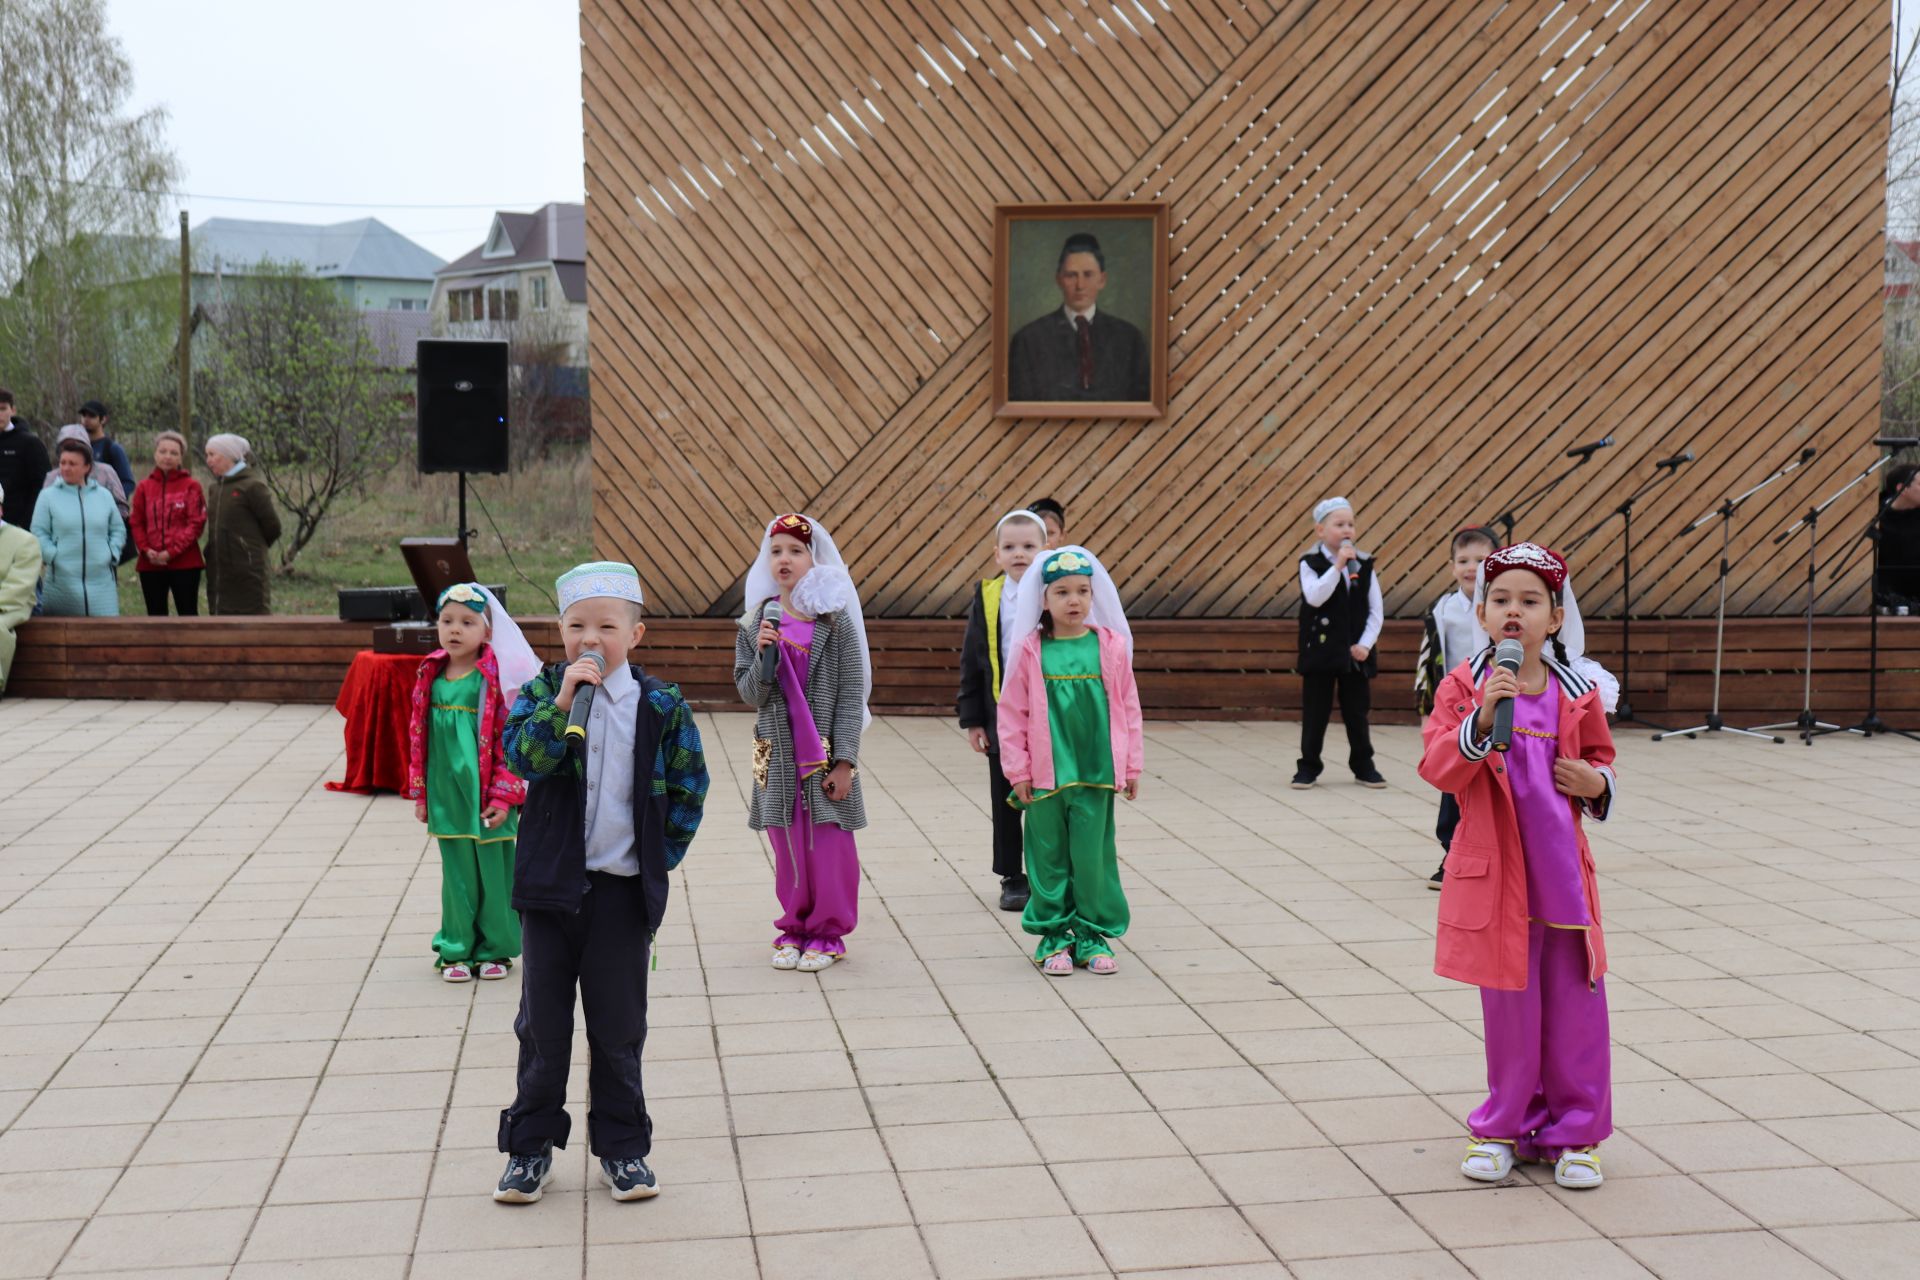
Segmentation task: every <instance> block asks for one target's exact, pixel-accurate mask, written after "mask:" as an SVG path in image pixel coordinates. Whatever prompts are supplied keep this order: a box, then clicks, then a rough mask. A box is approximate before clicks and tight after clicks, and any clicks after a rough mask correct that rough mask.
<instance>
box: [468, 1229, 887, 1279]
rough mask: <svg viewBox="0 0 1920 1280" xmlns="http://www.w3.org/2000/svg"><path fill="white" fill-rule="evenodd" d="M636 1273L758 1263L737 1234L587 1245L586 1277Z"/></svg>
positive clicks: (520, 1274) (736, 1271)
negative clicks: (712, 1238)
mask: <svg viewBox="0 0 1920 1280" xmlns="http://www.w3.org/2000/svg"><path fill="white" fill-rule="evenodd" d="M561 1264H562V1266H565V1265H566V1259H561ZM573 1265H574V1266H575V1267H577V1265H578V1264H577V1262H576V1263H574V1264H573ZM561 1273H562V1272H561V1270H560V1268H558V1267H556V1268H555V1269H554V1270H553V1271H551V1272H547V1271H538V1270H527V1269H521V1270H517V1271H515V1272H513V1273H512V1274H511V1275H506V1274H503V1275H502V1276H501V1278H500V1280H525V1278H526V1277H529V1276H534V1275H544V1274H553V1275H558V1274H561ZM450 1274H457V1275H460V1276H462V1277H463V1280H464V1277H466V1276H467V1275H469V1274H470V1273H469V1272H467V1271H466V1270H465V1269H464V1268H454V1269H453V1270H452V1271H451V1272H450ZM565 1274H567V1275H574V1274H576V1271H575V1270H572V1269H569V1270H566V1271H565ZM842 1274H853V1273H847V1272H842ZM874 1274H880V1273H878V1272H876V1273H874ZM636 1275H656V1276H698V1277H699V1278H700V1280H760V1264H759V1263H758V1262H757V1261H755V1259H754V1251H753V1241H751V1240H747V1239H739V1238H736V1239H732V1240H662V1241H656V1242H654V1243H652V1244H596V1245H589V1246H588V1247H587V1280H630V1278H631V1277H633V1276H636Z"/></svg>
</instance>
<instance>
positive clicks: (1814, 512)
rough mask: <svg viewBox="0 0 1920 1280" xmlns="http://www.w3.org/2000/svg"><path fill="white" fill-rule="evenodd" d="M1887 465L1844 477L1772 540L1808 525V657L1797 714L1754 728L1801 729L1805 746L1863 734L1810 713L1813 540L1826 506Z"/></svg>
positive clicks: (1816, 538) (1817, 535)
mask: <svg viewBox="0 0 1920 1280" xmlns="http://www.w3.org/2000/svg"><path fill="white" fill-rule="evenodd" d="M1886 465H1887V459H1886V458H1882V459H1880V461H1878V462H1876V463H1874V464H1873V465H1872V466H1870V467H1868V468H1867V469H1866V470H1865V471H1862V472H1861V473H1860V474H1859V475H1857V476H1855V477H1854V478H1853V479H1851V480H1849V481H1847V483H1846V484H1845V485H1843V486H1842V487H1841V488H1839V489H1838V490H1836V491H1835V492H1834V493H1833V494H1832V495H1831V496H1830V497H1828V498H1827V499H1826V501H1824V502H1822V503H1820V504H1819V505H1818V506H1816V507H1812V508H1810V509H1809V510H1808V511H1807V514H1805V515H1804V516H1801V517H1800V518H1799V519H1798V520H1796V521H1794V522H1793V523H1792V524H1790V525H1788V526H1787V527H1786V528H1785V529H1784V530H1782V531H1781V533H1780V536H1779V537H1777V538H1775V539H1774V540H1773V545H1774V546H1776V547H1777V546H1779V545H1780V544H1781V543H1783V542H1785V541H1786V540H1787V539H1788V538H1791V537H1792V536H1793V535H1794V534H1795V533H1797V532H1798V531H1799V529H1800V526H1801V525H1805V526H1806V527H1807V659H1806V668H1805V673H1804V674H1805V678H1804V681H1803V683H1802V687H1801V695H1800V714H1799V715H1798V716H1796V717H1795V718H1793V719H1792V720H1782V721H1781V722H1780V723H1778V724H1762V725H1755V726H1754V727H1755V728H1756V729H1798V730H1799V731H1800V733H1799V737H1800V741H1802V742H1804V743H1806V744H1807V745H1808V746H1812V745H1813V740H1814V739H1815V738H1817V737H1822V736H1824V735H1826V734H1829V733H1858V734H1861V735H1863V736H1864V735H1865V732H1866V731H1865V730H1864V729H1854V728H1844V727H1842V726H1840V725H1837V724H1828V723H1827V722H1826V721H1824V720H1822V719H1820V718H1819V717H1818V716H1816V715H1814V714H1813V600H1814V596H1815V594H1816V590H1815V586H1814V579H1815V576H1816V573H1815V568H1816V565H1817V563H1818V561H1819V554H1818V552H1817V551H1816V550H1815V544H1816V543H1817V542H1818V541H1819V538H1820V533H1819V529H1820V517H1821V516H1822V515H1823V514H1825V512H1826V510H1827V508H1828V507H1830V506H1832V505H1833V504H1834V503H1836V502H1838V501H1840V499H1841V498H1843V497H1845V496H1846V494H1847V493H1848V491H1849V490H1851V489H1852V488H1853V487H1854V486H1855V485H1857V484H1859V483H1860V482H1861V481H1862V480H1865V479H1866V478H1867V477H1868V476H1871V475H1872V474H1873V473H1874V472H1876V471H1878V470H1879V469H1880V468H1882V467H1884V466H1886ZM1869 625H1871V624H1869ZM1876 665H1877V664H1876ZM1871 678H1872V677H1869V679H1871Z"/></svg>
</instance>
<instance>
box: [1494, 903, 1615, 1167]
mask: <svg viewBox="0 0 1920 1280" xmlns="http://www.w3.org/2000/svg"><path fill="white" fill-rule="evenodd" d="M1527 948H1528V954H1527V974H1528V982H1527V989H1526V990H1525V991H1495V990H1492V989H1491V988H1488V987H1482V988H1481V989H1480V1010H1481V1013H1482V1014H1483V1015H1484V1016H1485V1019H1486V1033H1487V1100H1486V1101H1485V1102H1483V1103H1481V1104H1480V1106H1479V1107H1477V1108H1475V1110H1474V1112H1473V1114H1472V1115H1470V1116H1468V1117H1467V1126H1468V1127H1469V1128H1470V1129H1472V1130H1473V1134H1474V1136H1475V1137H1476V1138H1499V1139H1503V1140H1506V1141H1510V1142H1512V1143H1513V1144H1514V1155H1515V1156H1516V1157H1517V1158H1518V1159H1521V1160H1557V1159H1559V1157H1560V1152H1561V1151H1563V1150H1565V1149H1567V1148H1569V1147H1591V1146H1595V1145H1597V1144H1598V1143H1600V1142H1603V1141H1605V1140H1606V1138H1607V1137H1608V1136H1609V1135H1610V1134H1612V1133H1613V1066H1612V1055H1611V1052H1610V1050H1609V1047H1608V1043H1607V985H1606V979H1604V978H1602V979H1601V980H1600V981H1598V982H1596V983H1595V984H1594V985H1593V986H1592V987H1591V988H1589V987H1588V986H1587V939H1586V935H1585V934H1584V933H1582V932H1581V931H1580V930H1577V929H1550V928H1548V927H1547V926H1546V925H1544V924H1540V923H1538V922H1536V923H1534V924H1532V925H1530V926H1529V930H1528V937H1527Z"/></svg>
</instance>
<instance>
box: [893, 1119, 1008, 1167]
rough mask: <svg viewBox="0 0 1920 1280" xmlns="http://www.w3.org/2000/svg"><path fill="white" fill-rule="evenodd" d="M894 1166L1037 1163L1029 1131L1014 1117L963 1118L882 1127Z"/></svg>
mask: <svg viewBox="0 0 1920 1280" xmlns="http://www.w3.org/2000/svg"><path fill="white" fill-rule="evenodd" d="M880 1136H881V1138H882V1139H883V1140H884V1141H885V1142H886V1144H887V1151H888V1152H889V1154H891V1155H892V1157H893V1164H894V1167H895V1168H897V1169H900V1170H902V1171H905V1170H908V1169H987V1168H995V1167H999V1166H1004V1165H1019V1164H1038V1163H1040V1153H1039V1152H1038V1151H1037V1150H1035V1149H1034V1146H1033V1143H1032V1141H1031V1140H1029V1139H1028V1137H1027V1134H1026V1130H1024V1129H1023V1128H1021V1127H1020V1124H1019V1122H1018V1121H1015V1120H963V1121H959V1122H957V1123H954V1124H921V1125H902V1126H897V1127H891V1128H886V1129H882V1130H881V1131H880Z"/></svg>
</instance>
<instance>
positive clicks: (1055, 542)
mask: <svg viewBox="0 0 1920 1280" xmlns="http://www.w3.org/2000/svg"><path fill="white" fill-rule="evenodd" d="M1027 510H1029V511H1031V512H1033V513H1034V514H1035V515H1037V516H1039V517H1040V519H1041V520H1042V521H1043V522H1044V523H1045V524H1046V527H1047V549H1048V550H1052V549H1053V548H1054V547H1057V546H1059V545H1060V539H1062V538H1064V537H1066V536H1067V509H1066V507H1064V506H1062V505H1061V504H1060V502H1059V500H1058V499H1055V498H1035V499H1034V500H1033V501H1032V502H1030V503H1028V504H1027Z"/></svg>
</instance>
